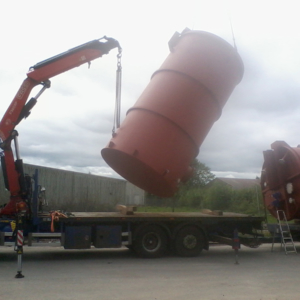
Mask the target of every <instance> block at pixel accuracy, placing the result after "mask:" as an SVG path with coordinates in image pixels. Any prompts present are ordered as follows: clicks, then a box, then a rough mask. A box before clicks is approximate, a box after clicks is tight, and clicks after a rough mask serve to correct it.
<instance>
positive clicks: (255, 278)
mask: <svg viewBox="0 0 300 300" xmlns="http://www.w3.org/2000/svg"><path fill="white" fill-rule="evenodd" d="M297 250H298V252H299V253H300V244H297ZM236 258H237V260H238V263H239V264H237V263H236ZM299 265H300V257H299V254H296V253H289V254H287V255H286V254H285V252H284V251H283V250H280V244H275V247H274V251H273V252H271V245H270V244H265V245H262V246H260V247H259V248H257V249H252V248H247V247H244V246H242V248H241V249H240V250H239V253H238V257H236V256H235V252H234V250H232V249H231V247H229V246H222V245H212V246H211V247H210V250H209V251H203V253H201V255H200V256H199V257H193V258H181V257H175V256H167V257H163V258H159V259H141V258H137V257H136V256H135V255H134V254H133V253H132V252H131V251H130V250H128V249H127V248H121V249H114V250H112V249H91V250H64V249H63V248H61V247H59V248H54V247H32V248H28V247H24V255H23V265H22V274H23V275H24V276H25V277H24V278H22V279H16V278H15V275H16V274H17V257H16V253H15V252H14V251H13V249H12V248H11V247H10V248H3V247H1V248H0V299H1V300H10V299H22V300H27V299H30V300H36V299H39V300H41V299H46V300H47V299H55V300H65V299H68V300H69V299H72V300H77V299H80V300H81V299H83V300H94V299H97V300H102V299H105V300H106V299H116V300H121V299H122V300H123V299H128V300H129V299H130V300H137V299H139V300H144V299H145V300H146V299H147V300H148V299H149V300H150V299H151V300H158V299H159V300H169V299H172V300H177V299H178V300H179V299H180V300H194V299H197V300H199V299H216V300H220V299H222V300H227V299H239V300H242V299H247V300H248V299H249V300H250V299H256V300H273V299H274V300H294V299H297V300H298V299H300V279H299Z"/></svg>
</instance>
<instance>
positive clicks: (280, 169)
mask: <svg viewBox="0 0 300 300" xmlns="http://www.w3.org/2000/svg"><path fill="white" fill-rule="evenodd" d="M263 155H264V164H263V167H262V174H261V186H262V193H263V199H264V204H265V206H266V208H267V209H268V210H269V212H270V213H271V214H272V215H273V216H274V217H275V218H277V210H283V211H284V213H285V216H286V219H287V220H288V221H289V220H294V219H300V197H299V195H300V148H299V147H290V146H289V145H288V144H287V143H286V142H283V141H276V142H274V143H273V144H272V145H271V150H266V151H264V152H263Z"/></svg>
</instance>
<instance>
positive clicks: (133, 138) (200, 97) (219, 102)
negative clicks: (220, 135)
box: [102, 30, 244, 197]
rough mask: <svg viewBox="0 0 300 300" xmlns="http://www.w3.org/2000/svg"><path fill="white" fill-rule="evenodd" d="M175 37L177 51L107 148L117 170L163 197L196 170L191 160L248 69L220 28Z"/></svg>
mask: <svg viewBox="0 0 300 300" xmlns="http://www.w3.org/2000/svg"><path fill="white" fill-rule="evenodd" d="M171 41H172V43H171V44H170V43H169V45H170V49H171V53H170V54H169V56H168V57H167V58H166V60H165V61H164V63H163V64H162V66H161V67H160V69H159V70H157V71H156V72H155V73H154V74H153V76H152V78H151V81H150V83H149V84H148V86H147V87H146V89H145V90H144V92H143V93H142V95H141V96H140V97H139V99H138V100H137V102H136V103H135V105H134V106H133V107H132V108H130V109H129V110H128V112H127V116H126V118H125V120H124V122H123V123H122V124H121V126H120V128H119V129H118V131H117V132H116V134H115V135H114V136H113V138H112V139H111V141H110V142H109V144H108V146H107V147H106V148H104V149H102V156H103V158H104V160H105V161H106V162H107V164H108V165H109V166H111V167H112V168H113V169H114V170H115V171H116V172H117V173H119V174H120V175H121V176H122V177H124V178H125V179H127V180H128V181H130V182H131V183H133V184H135V185H137V186H138V187H140V188H142V189H144V190H145V191H147V192H149V193H152V194H155V195H157V196H161V197H169V196H172V195H173V194H174V193H175V192H176V191H177V189H178V185H179V183H180V182H182V181H185V180H187V179H188V178H189V176H190V175H191V174H192V170H191V168H190V167H189V165H190V163H191V161H192V160H193V159H194V158H195V157H196V156H197V155H198V152H199V147H200V145H201V144H202V142H203V140H204V139H205V137H206V135H207V133H208V132H209V130H210V128H211V127H212V125H213V123H214V122H215V121H216V120H217V119H218V118H219V117H220V115H221V112H222V108H223V106H224V105H225V103H226V101H227V99H228V98H229V96H230V94H231V93H232V91H233V89H234V88H235V86H236V85H237V84H238V83H239V82H240V81H241V79H242V77H243V72H244V68H243V63H242V60H241V58H240V56H239V55H238V53H237V51H236V50H235V49H234V48H233V47H232V46H231V45H230V44H229V43H227V42H226V41H224V40H223V39H221V38H220V37H218V36H216V35H214V34H211V33H208V32H204V31H191V30H185V31H184V32H183V33H182V34H181V35H179V36H178V37H177V38H176V39H175V40H174V38H173V39H171ZM171 41H170V42H171Z"/></svg>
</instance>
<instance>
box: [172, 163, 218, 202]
mask: <svg viewBox="0 0 300 300" xmlns="http://www.w3.org/2000/svg"><path fill="white" fill-rule="evenodd" d="M191 167H192V168H193V170H194V172H193V175H192V177H191V178H190V179H189V180H188V181H187V182H185V183H182V184H181V185H180V187H179V190H178V192H177V193H176V195H175V196H174V198H175V199H178V201H179V204H180V205H181V206H192V207H199V206H200V204H201V202H202V201H203V200H204V190H203V188H204V187H205V186H206V185H207V184H208V183H209V182H210V181H212V180H213V179H214V178H215V175H214V174H213V173H211V171H210V169H209V167H207V166H206V165H205V164H203V163H201V162H200V161H198V160H197V159H196V158H195V159H194V160H193V162H192V164H191Z"/></svg>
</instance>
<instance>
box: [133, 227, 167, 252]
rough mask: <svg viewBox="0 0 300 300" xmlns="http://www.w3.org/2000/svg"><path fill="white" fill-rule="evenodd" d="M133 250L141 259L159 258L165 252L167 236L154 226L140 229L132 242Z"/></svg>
mask: <svg viewBox="0 0 300 300" xmlns="http://www.w3.org/2000/svg"><path fill="white" fill-rule="evenodd" d="M133 249H134V251H135V252H136V253H137V255H138V256H140V257H143V258H158V257H161V256H163V255H164V254H165V252H166V250H167V235H166V233H165V232H164V231H163V229H161V228H160V227H158V226H155V225H149V226H146V227H144V228H141V229H140V230H139V231H138V232H137V236H136V238H135V240H134V242H133Z"/></svg>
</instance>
